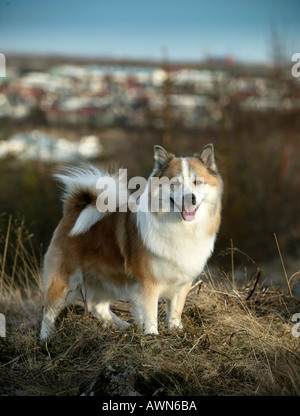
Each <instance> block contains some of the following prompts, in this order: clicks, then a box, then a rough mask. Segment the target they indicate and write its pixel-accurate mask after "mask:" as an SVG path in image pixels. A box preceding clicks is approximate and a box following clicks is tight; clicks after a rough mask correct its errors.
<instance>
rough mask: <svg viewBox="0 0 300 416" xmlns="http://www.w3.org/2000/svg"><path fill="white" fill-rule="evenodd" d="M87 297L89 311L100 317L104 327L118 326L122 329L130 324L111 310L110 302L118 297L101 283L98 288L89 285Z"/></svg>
mask: <svg viewBox="0 0 300 416" xmlns="http://www.w3.org/2000/svg"><path fill="white" fill-rule="evenodd" d="M86 298H87V307H88V311H89V312H90V313H91V314H92V315H93V316H95V318H97V319H99V320H100V321H101V322H102V323H103V325H104V327H108V326H117V327H119V328H121V329H126V328H128V327H129V326H130V325H129V324H128V323H127V322H125V321H122V320H121V319H120V318H118V317H117V315H115V314H114V313H113V312H112V311H111V309H110V304H111V303H112V302H113V301H115V300H116V298H115V297H114V296H113V295H111V294H109V293H107V292H106V290H105V289H104V288H103V287H102V286H101V285H99V286H98V287H97V289H96V288H93V287H88V288H87V292H86Z"/></svg>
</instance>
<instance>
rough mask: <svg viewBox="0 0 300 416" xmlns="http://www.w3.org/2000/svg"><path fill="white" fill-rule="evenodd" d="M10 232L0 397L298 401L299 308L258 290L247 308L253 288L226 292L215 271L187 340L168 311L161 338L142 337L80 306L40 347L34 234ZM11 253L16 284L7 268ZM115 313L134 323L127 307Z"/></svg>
mask: <svg viewBox="0 0 300 416" xmlns="http://www.w3.org/2000/svg"><path fill="white" fill-rule="evenodd" d="M11 225H12V224H11V223H10V224H9V227H8V229H7V232H6V233H5V242H6V251H5V253H6V254H5V253H4V252H3V255H2V258H1V265H2V266H1V267H0V273H1V281H0V286H1V293H0V312H2V313H4V314H5V316H6V323H7V334H6V338H0V394H1V395H33V396H37V395H38V396H40V395H59V396H66V395H68V396H69V395H80V394H86V395H88V394H90V392H91V391H93V394H95V395H147V396H153V395H155V396H166V395H168V396H174V395H176V396H188V395H194V396H200V395H299V394H300V375H299V374H300V349H299V339H300V338H295V337H293V336H292V333H291V328H292V325H294V323H292V322H291V317H292V315H293V314H294V313H297V312H300V302H299V301H297V300H295V299H294V298H291V297H290V296H288V294H284V293H282V292H281V291H280V290H278V289H272V288H268V289H266V290H261V289H260V288H259V285H257V287H256V289H255V291H254V293H253V294H252V295H251V297H250V299H248V300H245V299H246V297H247V295H249V289H247V290H246V289H242V290H241V289H240V290H239V291H238V290H237V289H236V287H235V286H232V285H231V286H230V287H229V288H228V284H226V285H225V281H224V279H223V280H222V278H221V276H214V275H212V273H209V274H208V277H209V278H208V279H207V281H206V282H205V283H203V284H202V285H196V287H195V288H194V289H193V290H192V291H191V293H190V295H189V297H188V299H187V303H186V306H185V310H184V315H183V322H184V327H185V330H184V332H183V333H177V332H171V331H168V329H167V328H166V326H165V324H164V316H165V304H164V303H161V305H160V308H159V319H160V336H149V335H148V336H143V335H141V334H140V333H139V332H138V331H137V330H136V328H135V327H134V326H132V327H131V328H130V329H128V330H127V331H125V332H121V331H118V330H112V329H104V328H103V327H102V325H101V323H99V322H98V321H97V320H96V319H94V318H92V317H91V316H89V315H87V314H85V313H84V310H83V309H82V308H80V307H73V308H71V309H70V310H65V311H63V312H62V314H61V315H60V317H59V320H58V322H57V331H56V334H55V336H54V337H53V339H52V340H51V341H49V343H48V344H47V345H46V346H41V345H40V343H39V328H40V322H41V306H42V296H41V293H40V291H39V286H38V275H39V268H40V266H39V263H40V262H39V261H37V260H36V259H37V256H35V254H34V253H32V252H31V251H30V250H31V249H30V236H29V235H28V234H26V233H25V232H24V230H23V231H22V228H19V231H18V232H19V234H18V233H15V236H16V241H15V240H14V239H13V238H12V237H13V236H12V229H13V227H12V226H11ZM18 235H19V237H18ZM26 235H27V237H26ZM18 238H19V240H18ZM26 238H27V240H26ZM17 241H19V244H18V243H17ZM26 242H27V243H26ZM25 243H26V244H25ZM9 252H10V254H11V255H13V254H12V253H14V256H13V258H14V259H15V262H13V264H16V267H15V269H14V275H13V279H12V274H11V271H10V273H9V274H7V273H6V268H5V256H8V253H9ZM4 254H5V256H4ZM225 280H226V279H225ZM223 281H224V284H223V283H222V282H223ZM114 308H115V312H116V313H117V314H118V315H119V316H121V317H122V319H126V320H130V315H129V312H128V305H127V303H126V302H122V301H121V302H119V303H118V304H116V305H115V306H114Z"/></svg>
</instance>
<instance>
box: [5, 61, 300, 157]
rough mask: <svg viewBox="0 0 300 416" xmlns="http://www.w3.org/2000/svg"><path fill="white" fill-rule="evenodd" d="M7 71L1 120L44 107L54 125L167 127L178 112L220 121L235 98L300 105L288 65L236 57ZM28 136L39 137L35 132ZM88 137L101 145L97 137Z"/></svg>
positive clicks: (268, 105) (247, 107)
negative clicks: (202, 62)
mask: <svg viewBox="0 0 300 416" xmlns="http://www.w3.org/2000/svg"><path fill="white" fill-rule="evenodd" d="M6 72H7V74H6V75H7V76H6V77H5V78H0V120H1V119H13V120H16V121H17V120H26V118H28V117H30V116H31V115H32V114H33V113H34V112H35V113H36V112H37V111H38V116H39V117H42V118H43V119H44V121H45V122H46V123H47V125H50V126H51V125H53V126H70V127H75V128H76V126H78V125H88V126H91V127H96V128H102V129H103V128H109V127H114V126H118V127H123V128H128V127H150V126H151V127H157V128H162V127H163V125H164V123H166V119H172V123H173V124H174V125H176V124H178V125H180V126H182V127H184V128H186V129H189V128H205V127H208V126H212V127H213V126H214V125H216V124H217V123H219V121H220V120H221V119H222V117H223V112H224V109H225V108H226V107H227V106H228V105H232V103H234V104H235V105H239V107H240V108H241V109H243V110H244V111H251V112H252V111H257V112H266V111H273V110H280V111H286V110H290V109H292V108H300V94H299V86H300V82H299V80H296V79H292V77H291V73H290V70H289V69H287V68H284V69H282V70H281V72H280V76H279V77H277V78H276V76H274V74H275V75H276V71H272V69H271V68H263V69H260V70H258V69H255V68H254V69H252V70H251V68H250V69H249V68H248V69H247V70H244V69H242V68H239V70H236V68H235V66H234V65H233V64H231V63H230V62H226V65H222V66H220V65H219V66H213V65H207V68H205V67H201V68H196V67H193V66H190V67H189V66H186V67H184V66H183V65H181V66H177V67H176V66H172V65H170V64H168V63H167V62H166V63H162V64H161V65H159V66H158V65H157V66H156V65H153V64H152V65H146V64H144V65H141V64H139V65H134V63H133V64H130V63H126V65H125V64H123V65H122V64H118V63H110V64H98V63H95V64H91V63H85V64H79V63H67V64H66V63H58V64H52V65H49V67H47V68H43V69H38V70H35V69H33V68H25V69H24V67H23V68H22V66H17V65H12V66H10V65H9V64H8V66H7V71H6ZM270 74H271V75H270ZM272 74H273V75H272ZM290 82H293V83H297V85H298V89H297V91H298V92H297V94H291V91H290V90H291V87H290V86H289V83H290ZM33 137H34V135H33ZM5 139H6V141H7V139H8V138H5ZM16 139H17V141H19V142H20V141H22V140H23V141H24V138H23V139H22V137H18V138H16V137H14V138H13V140H14V143H16ZM48 139H49V138H48ZM26 140H27V142H28V143H29V141H31V143H33V142H34V138H33V139H32V135H31V137H30V138H28V135H27V138H26ZM26 140H25V142H26ZM43 140H44V142H43V143H44V147H45V145H46V147H47V146H48V148H49V147H51V146H50V145H49V140H48V141H47V140H45V137H44V138H43ZM85 140H86V143H89V144H91V146H94V147H95V146H97V144H96V139H95V138H85ZM61 144H62V143H61ZM79 145H80V143H78V146H79ZM1 146H2V147H1ZM5 146H6V147H5ZM99 146H100V145H99ZM23 147H24V146H23ZM12 148H14V149H16V148H18V146H16V144H14V145H13V147H12V146H10V145H9V142H7V143H6V145H5V144H4V143H3V142H2V143H0V157H1V155H2V157H3V156H4V155H5V154H6V153H7V152H10V151H11V149H12ZM19 149H22V146H21V145H19ZM72 151H73V154H75V153H76V152H75V153H74V146H73V150H72ZM22 153H24V152H23V150H20V154H22ZM31 154H34V152H31ZM44 154H48V153H47V152H46V153H45V152H44ZM87 154H88V152H87ZM47 157H48V156H47Z"/></svg>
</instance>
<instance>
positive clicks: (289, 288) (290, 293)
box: [274, 233, 293, 298]
mask: <svg viewBox="0 0 300 416" xmlns="http://www.w3.org/2000/svg"><path fill="white" fill-rule="evenodd" d="M274 238H275V242H276V246H277V250H278V253H279V257H280V261H281V265H282V268H283V272H284V276H285V279H286V283H287V287H288V292H289V295H290V297H291V298H293V294H292V291H291V287H290V282H289V279H288V276H287V272H286V270H285V266H284V262H283V258H282V255H281V250H280V247H279V244H278V240H277V236H276V233H274Z"/></svg>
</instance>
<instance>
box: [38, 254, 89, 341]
mask: <svg viewBox="0 0 300 416" xmlns="http://www.w3.org/2000/svg"><path fill="white" fill-rule="evenodd" d="M80 277H81V273H75V270H72V269H71V268H70V267H66V265H63V264H62V262H61V258H60V257H58V256H55V257H54V256H53V253H51V250H50V252H49V253H47V254H46V256H45V262H44V268H43V286H44V309H43V321H42V326H41V332H40V339H41V341H46V340H47V338H48V337H49V336H50V335H51V334H52V332H53V329H54V326H55V320H56V318H57V316H58V315H59V313H60V311H61V310H62V309H63V308H64V307H65V306H67V305H68V304H71V303H73V301H74V300H75V294H76V293H77V290H76V289H77V286H78V285H79V284H80Z"/></svg>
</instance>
